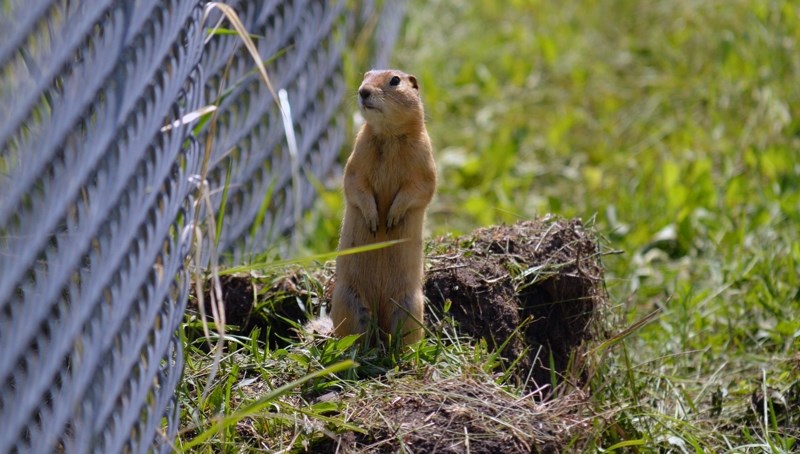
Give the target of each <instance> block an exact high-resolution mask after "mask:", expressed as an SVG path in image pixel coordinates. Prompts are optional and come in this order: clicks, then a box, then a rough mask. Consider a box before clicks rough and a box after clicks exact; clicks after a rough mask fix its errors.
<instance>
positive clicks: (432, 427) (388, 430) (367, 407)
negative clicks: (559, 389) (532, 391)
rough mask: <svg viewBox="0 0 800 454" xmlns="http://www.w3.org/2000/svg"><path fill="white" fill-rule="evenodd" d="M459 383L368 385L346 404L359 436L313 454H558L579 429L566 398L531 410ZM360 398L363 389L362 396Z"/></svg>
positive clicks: (500, 392) (530, 403)
mask: <svg viewBox="0 0 800 454" xmlns="http://www.w3.org/2000/svg"><path fill="white" fill-rule="evenodd" d="M485 378H487V379H486V380H477V379H475V378H474V377H468V376H459V377H453V378H449V379H444V380H432V381H421V380H419V379H417V378H412V377H404V378H401V379H397V380H393V381H392V382H391V386H386V385H384V384H382V383H378V382H375V383H374V384H372V385H371V386H370V388H369V390H368V391H367V392H366V395H361V396H352V397H350V398H347V399H346V400H345V402H346V403H347V405H346V408H345V409H344V411H343V418H344V420H345V421H347V422H349V423H351V424H355V425H357V426H359V427H361V428H363V429H364V430H365V431H366V433H365V434H364V433H356V432H349V433H345V434H343V435H339V436H337V438H336V439H335V440H326V441H325V442H324V443H323V446H318V447H315V450H320V451H319V452H326V451H329V452H398V451H401V452H442V453H448V452H454V453H462V452H471V453H497V452H504V453H516V452H524V453H532V452H533V453H536V452H558V451H559V450H560V449H561V447H562V446H564V444H565V443H566V442H567V441H568V440H569V439H570V438H571V437H572V436H574V433H575V432H576V430H577V429H579V428H581V427H583V425H584V424H585V422H584V421H583V420H581V419H580V418H578V417H577V416H575V415H576V414H577V412H576V411H575V410H576V408H577V407H578V406H579V405H578V402H574V403H571V402H570V398H563V399H559V400H558V402H557V406H556V405H555V402H552V403H537V402H536V401H535V400H534V399H532V398H531V397H530V396H524V397H518V396H514V395H513V394H511V393H509V392H507V391H506V390H504V389H503V388H502V387H500V386H499V385H498V384H497V383H496V382H495V381H493V380H491V379H489V377H488V376H487V377H485ZM361 392H364V389H361Z"/></svg>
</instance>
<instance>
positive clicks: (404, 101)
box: [331, 70, 436, 345]
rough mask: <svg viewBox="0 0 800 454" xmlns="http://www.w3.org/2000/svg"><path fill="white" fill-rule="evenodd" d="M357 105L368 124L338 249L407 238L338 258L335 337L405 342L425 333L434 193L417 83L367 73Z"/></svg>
mask: <svg viewBox="0 0 800 454" xmlns="http://www.w3.org/2000/svg"><path fill="white" fill-rule="evenodd" d="M394 77H397V78H399V79H400V80H399V83H398V84H397V85H392V84H391V83H392V79H393V78H394ZM395 82H397V79H395ZM359 107H360V108H361V112H362V113H363V115H364V118H365V120H366V123H365V124H364V125H363V127H362V128H361V130H360V131H359V133H358V136H357V138H356V143H355V147H354V149H353V152H352V154H351V155H350V158H349V159H348V160H347V165H346V166H345V171H344V194H345V199H346V202H347V203H346V207H345V215H344V222H343V223H342V232H341V238H340V240H339V249H340V250H342V249H348V248H352V247H357V246H364V245H367V244H371V243H377V242H383V241H389V240H398V239H402V240H405V241H404V242H402V243H399V244H395V245H393V246H390V247H387V248H383V249H378V250H375V251H369V252H362V253H358V254H351V255H342V256H339V257H338V258H337V259H336V284H335V288H334V291H333V301H332V308H331V318H332V319H333V326H334V333H335V334H336V335H337V336H344V335H348V334H355V333H367V342H372V339H373V337H372V335H373V334H378V335H379V336H380V338H381V339H384V340H385V339H386V336H387V335H391V336H392V338H394V339H396V338H398V337H400V338H402V343H403V345H408V344H410V343H413V342H416V341H418V340H419V339H421V338H422V336H423V329H422V326H421V325H420V324H419V323H422V320H423V305H424V297H423V295H422V278H423V249H422V224H423V222H424V219H425V208H426V207H427V206H428V204H429V203H430V201H431V199H432V198H433V193H434V191H435V189H436V164H435V163H434V160H433V154H432V149H431V142H430V139H429V138H428V133H427V130H426V129H425V119H424V112H423V108H422V102H421V101H420V98H419V87H418V85H417V80H416V78H415V77H414V76H411V75H408V74H405V73H403V72H400V71H395V70H386V71H370V72H368V73H366V74H365V75H364V81H363V83H362V84H361V87H360V88H359ZM375 328H378V330H377V332H376V331H375Z"/></svg>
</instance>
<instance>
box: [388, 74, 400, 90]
mask: <svg viewBox="0 0 800 454" xmlns="http://www.w3.org/2000/svg"><path fill="white" fill-rule="evenodd" d="M389 85H391V86H393V87H394V86H397V85H400V78H399V77H397V76H394V77H392V80H390V81H389Z"/></svg>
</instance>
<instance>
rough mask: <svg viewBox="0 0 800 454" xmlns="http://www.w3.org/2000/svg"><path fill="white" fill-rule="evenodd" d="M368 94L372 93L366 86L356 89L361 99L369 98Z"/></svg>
mask: <svg viewBox="0 0 800 454" xmlns="http://www.w3.org/2000/svg"><path fill="white" fill-rule="evenodd" d="M370 94H372V90H370V89H369V88H367V87H361V88H359V89H358V95H359V96H361V99H367V98H369V95H370Z"/></svg>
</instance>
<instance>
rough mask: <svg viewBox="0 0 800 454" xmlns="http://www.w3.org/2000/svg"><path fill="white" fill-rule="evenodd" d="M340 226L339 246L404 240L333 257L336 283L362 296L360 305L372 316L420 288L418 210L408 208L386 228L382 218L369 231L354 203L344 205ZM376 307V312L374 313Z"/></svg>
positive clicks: (420, 249) (420, 229) (420, 218)
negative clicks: (397, 224)
mask: <svg viewBox="0 0 800 454" xmlns="http://www.w3.org/2000/svg"><path fill="white" fill-rule="evenodd" d="M347 210H348V213H346V215H345V222H344V224H343V226H342V237H341V238H342V241H341V243H340V245H339V249H340V250H342V249H349V248H353V247H359V246H365V245H368V244H374V243H380V242H385V241H392V240H405V241H403V242H402V243H399V244H394V245H392V246H388V247H385V248H381V249H377V250H374V251H367V252H359V253H356V254H350V255H342V256H339V257H338V258H337V259H336V286H337V287H338V286H339V285H347V286H350V287H351V288H353V289H354V290H356V291H357V292H358V294H360V295H361V297H362V298H363V299H364V304H365V306H367V307H368V308H369V310H370V311H371V313H372V314H373V317H374V316H378V318H379V319H381V318H383V317H381V312H383V311H386V310H388V308H389V307H390V305H393V304H394V303H392V300H394V301H395V302H398V301H400V300H401V299H402V298H407V297H408V296H409V295H410V294H412V293H414V292H418V291H420V289H421V287H422V259H423V251H422V221H423V217H424V212H423V211H422V210H410V211H409V212H407V213H406V216H405V218H404V219H403V222H401V224H400V225H399V226H397V227H395V228H393V229H391V230H390V231H388V232H387V231H386V219H385V217H382V218H381V219H380V221H379V228H378V232H377V233H376V234H373V233H372V232H370V231H369V229H368V228H367V225H366V222H365V221H364V219H363V216H362V215H361V212H360V210H359V209H358V208H356V207H355V206H348V207H347ZM376 309H377V312H378V313H377V314H376V313H375V311H376Z"/></svg>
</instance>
